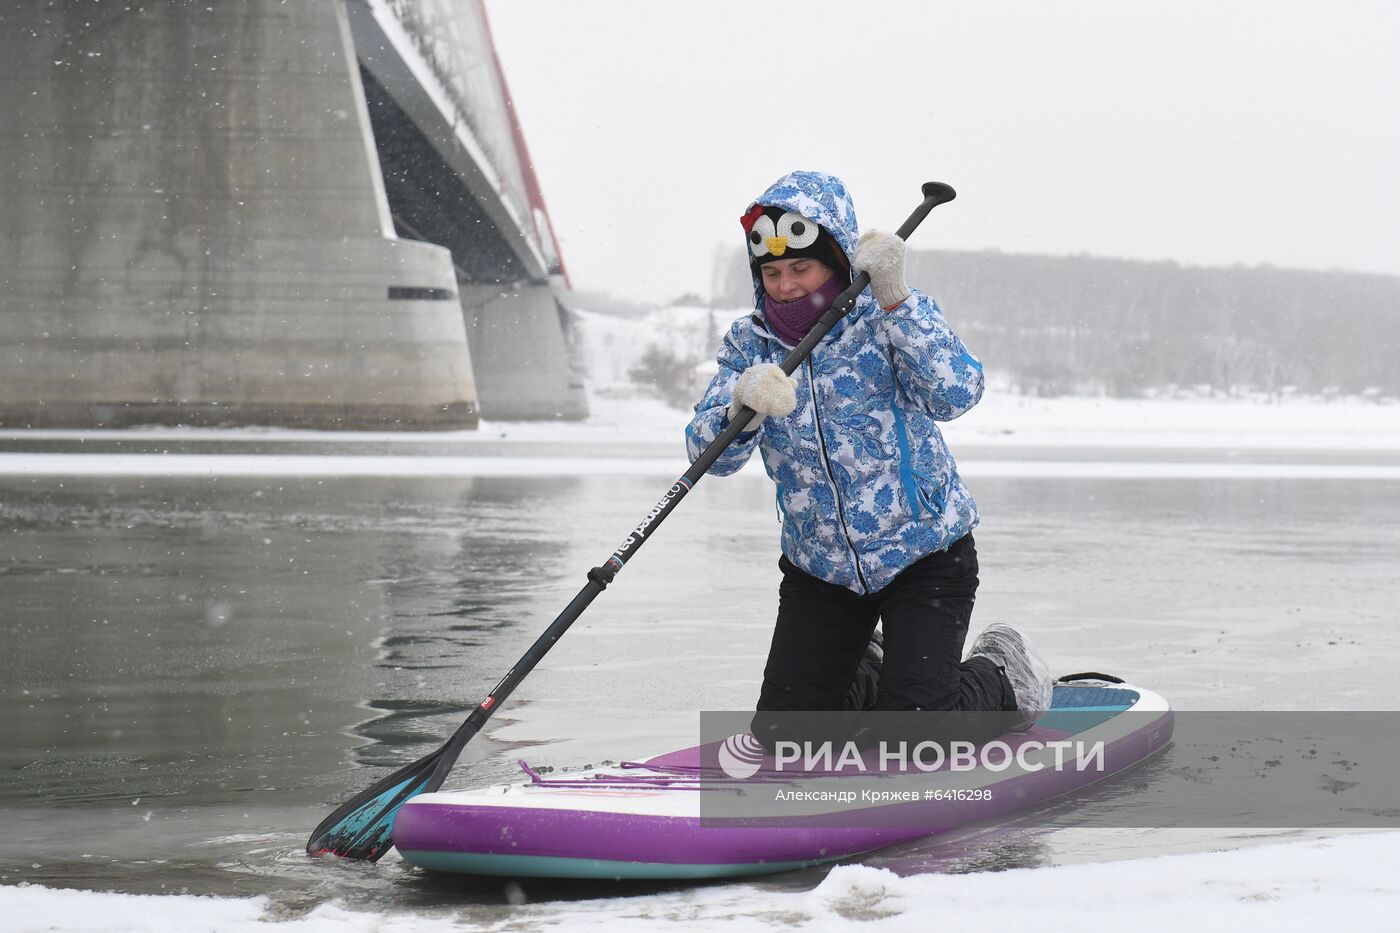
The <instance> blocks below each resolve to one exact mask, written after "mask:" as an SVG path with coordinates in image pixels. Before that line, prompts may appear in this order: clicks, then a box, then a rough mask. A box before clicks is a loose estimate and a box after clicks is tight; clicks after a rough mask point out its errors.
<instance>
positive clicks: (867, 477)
mask: <svg viewBox="0 0 1400 933" xmlns="http://www.w3.org/2000/svg"><path fill="white" fill-rule="evenodd" d="M741 223H742V224H743V228H744V234H745V237H746V246H747V248H748V251H749V252H748V256H749V263H750V269H751V271H752V273H753V281H754V303H755V311H754V313H753V314H752V315H749V316H745V317H743V318H740V319H739V320H737V321H735V322H734V324H733V325H732V326H731V327H730V329H729V333H728V334H727V335H726V337H725V341H724V346H723V347H721V348H720V351H719V357H718V359H719V372H718V374H716V376H715V378H714V379H713V380H712V381H711V382H710V385H709V388H708V389H707V390H706V392H705V397H704V398H703V399H701V401H700V403H699V404H698V405H697V406H696V408H695V417H694V419H692V421H691V423H690V426H689V427H688V428H687V429H686V443H687V447H688V449H689V452H690V458H691V460H692V462H693V461H694V460H695V459H696V458H697V457H699V455H700V453H701V451H702V450H704V448H705V446H706V445H707V444H709V443H710V441H712V440H714V438H715V437H716V436H718V435H719V434H720V432H722V431H723V430H724V429H725V427H726V426H727V425H728V423H729V416H730V414H731V413H732V412H734V411H736V410H737V409H738V408H739V407H740V406H748V407H749V408H750V409H752V410H753V411H755V412H757V414H756V415H755V416H754V417H753V418H752V420H750V422H749V423H748V425H747V426H746V430H745V433H742V434H740V435H739V436H738V438H737V439H736V440H735V442H734V443H733V444H732V445H731V446H730V447H729V449H728V450H727V451H726V452H725V453H724V455H723V456H721V457H720V458H719V459H718V460H717V461H716V462H715V464H714V466H712V467H711V468H710V470H709V472H710V473H711V474H714V475H718V476H723V475H727V474H730V473H733V472H735V471H736V470H738V469H739V468H740V467H742V466H743V465H744V463H745V462H746V461H747V460H748V458H749V456H750V455H751V454H752V453H753V451H754V448H755V447H758V448H759V449H760V450H761V451H762V455H763V463H764V466H765V467H766V468H767V470H768V475H769V476H770V477H772V479H773V481H774V482H775V483H776V484H777V499H778V509H779V511H780V512H781V515H782V522H783V531H782V557H781V558H780V559H779V566H780V567H781V569H782V573H783V579H782V583H781V585H780V587H779V591H778V593H779V603H778V620H777V626H776V628H775V630H774V633H773V642H772V646H771V648H770V649H769V653H768V663H767V666H766V668H765V669H764V672H763V687H762V690H761V693H760V696H759V701H758V713H757V714H756V715H755V717H754V726H753V728H754V733H755V734H756V735H757V736H758V737H759V739H760V740H762V741H764V743H765V744H768V745H770V746H771V744H772V742H774V741H776V740H777V739H778V738H797V736H793V735H787V734H783V729H784V728H785V727H784V726H782V725H780V723H781V722H783V721H784V717H782V716H781V715H779V716H770V715H766V714H773V713H783V712H786V711H798V710H801V711H829V710H850V709H875V710H889V711H899V710H948V711H963V712H978V711H1014V710H1019V711H1020V715H1019V716H1018V717H1016V718H1017V719H1018V720H1019V725H1022V726H1024V725H1028V724H1029V723H1030V722H1032V721H1034V720H1035V719H1036V718H1037V717H1039V716H1040V715H1042V714H1043V713H1044V712H1045V710H1046V709H1048V708H1049V706H1050V701H1051V679H1050V677H1049V674H1048V671H1047V669H1046V666H1045V664H1044V662H1042V661H1040V659H1039V658H1038V657H1036V655H1035V654H1034V653H1033V652H1032V651H1031V650H1030V649H1029V647H1028V646H1027V645H1026V643H1025V640H1024V638H1023V637H1022V636H1021V635H1020V634H1019V633H1018V632H1017V631H1016V630H1015V629H1013V628H1011V627H1010V626H1005V625H992V626H989V627H988V628H987V629H986V630H985V631H984V632H983V633H982V634H981V635H979V636H978V637H977V639H976V640H975V641H974V642H973V645H972V648H971V651H970V653H969V657H968V658H967V659H966V660H963V655H962V652H963V645H964V642H965V641H966V639H967V634H968V625H969V623H970V621H971V618H972V605H973V600H974V597H975V594H976V592H977V582H978V581H977V550H976V547H975V546H974V544H973V539H972V529H973V528H974V527H975V526H976V525H977V506H976V504H975V503H974V502H973V500H972V496H971V495H970V494H969V493H968V491H967V489H966V487H965V486H964V485H963V482H962V479H961V478H960V477H959V476H958V471H957V467H956V465H955V464H954V462H953V456H952V454H951V453H950V452H949V450H948V447H947V445H946V444H945V443H944V440H943V436H942V434H941V433H940V432H939V430H938V426H937V424H936V422H938V421H951V420H952V419H954V418H956V417H958V416H959V415H961V414H963V413H964V412H966V411H968V410H969V409H971V408H972V406H974V405H975V404H977V401H978V399H980V398H981V395H982V386H983V380H982V364H981V363H980V362H979V361H978V359H977V358H976V357H975V356H973V355H972V353H970V352H969V351H968V349H967V348H966V347H965V346H964V345H963V342H962V341H961V340H960V339H958V337H957V335H956V334H954V333H953V331H952V330H951V329H950V328H949V326H948V324H947V322H945V321H944V319H943V314H942V312H941V311H940V310H939V308H938V305H937V304H935V303H934V301H933V299H932V298H930V297H928V296H927V295H924V294H922V293H920V292H916V291H913V290H911V289H910V288H909V287H908V286H907V285H906V284H905V280H904V252H905V248H904V241H903V240H901V239H899V237H897V236H894V235H891V234H888V233H882V232H880V231H876V230H870V231H867V232H866V233H865V235H864V236H861V237H860V238H859V240H857V234H858V227H857V224H856V216H855V210H854V207H853V206H852V203H851V199H850V197H849V195H848V194H847V193H846V188H845V185H844V184H842V182H841V181H840V179H838V178H835V177H833V176H831V175H825V174H821V173H817V172H793V173H791V174H789V175H786V176H784V177H783V178H781V179H779V180H778V181H777V182H776V183H775V184H774V185H772V187H770V188H769V189H768V190H767V191H765V192H764V193H763V194H762V195H761V196H759V198H758V199H757V200H756V201H754V202H753V204H751V205H750V206H749V209H748V210H747V211H746V212H745V214H744V216H743V218H742V219H741ZM853 268H854V269H856V270H864V271H866V272H868V273H869V274H870V287H869V288H867V289H866V290H865V291H864V292H862V293H861V295H860V297H859V299H858V301H857V303H856V305H855V307H854V308H853V309H852V310H851V311H850V313H848V314H847V315H846V316H845V317H843V318H842V319H841V320H839V321H838V322H837V323H836V325H835V326H834V327H833V328H832V329H831V331H830V332H829V333H828V334H827V335H826V336H825V337H824V338H823V339H822V340H821V342H820V343H819V344H817V346H816V347H815V348H813V350H812V353H811V355H810V356H809V357H808V358H807V359H806V360H805V361H804V362H803V363H802V365H801V366H800V367H799V368H798V369H797V370H796V371H795V372H794V373H793V375H792V377H789V376H786V375H785V374H784V373H783V371H782V368H781V367H780V365H779V364H780V363H781V362H782V361H783V360H784V359H785V358H786V356H787V355H788V353H789V351H790V350H791V349H792V348H793V347H794V346H796V345H797V344H798V343H799V342H801V340H802V338H803V337H804V336H805V335H806V334H807V332H808V331H809V330H810V329H811V328H812V326H813V325H814V324H815V323H816V322H817V320H818V318H820V317H821V315H822V313H823V312H824V311H825V310H826V309H827V308H828V307H829V306H830V305H831V303H832V301H833V300H835V298H836V297H837V296H838V295H840V293H841V292H842V291H843V290H844V289H845V288H846V287H847V286H849V285H850V284H851V282H852V281H853V279H852V271H851V270H852V269H853ZM877 621H878V622H881V623H882V626H881V627H882V629H883V642H884V643H883V662H882V663H881V660H880V654H881V652H880V645H879V639H878V638H873V637H872V636H873V635H874V634H875V626H876V623H877Z"/></svg>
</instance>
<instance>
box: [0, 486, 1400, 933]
mask: <svg viewBox="0 0 1400 933" xmlns="http://www.w3.org/2000/svg"><path fill="white" fill-rule="evenodd" d="M0 484H3V486H4V490H3V495H0V593H2V594H3V597H4V598H3V610H2V611H3V615H0V632H3V634H4V646H5V650H4V651H3V652H0V698H3V704H4V705H3V716H0V811H3V813H4V816H5V819H6V825H7V833H6V835H5V836H4V838H3V839H0V880H4V881H9V882H14V881H19V880H28V881H37V882H41V883H49V884H60V885H79V886H85V887H104V888H112V889H119V890H140V891H175V890H188V891H195V892H208V893H248V892H255V891H256V892H276V894H277V897H278V898H279V900H278V904H279V907H278V910H279V911H283V912H285V913H286V914H287V915H295V914H296V913H297V912H299V911H304V910H306V909H309V908H310V907H311V906H314V904H316V903H319V902H320V901H321V900H323V899H324V898H326V897H330V896H336V897H343V898H346V899H347V900H348V901H349V902H351V903H352V904H355V903H363V904H372V903H381V902H382V903H389V902H392V903H393V904H395V905H399V906H404V905H409V906H413V905H420V906H421V905H425V904H434V903H452V904H457V905H462V904H476V905H479V906H480V911H479V912H475V913H472V914H471V918H472V919H473V920H480V921H483V922H485V921H489V919H490V917H491V913H490V911H491V910H492V909H494V908H490V907H488V906H486V905H489V904H499V903H502V902H503V900H504V898H505V896H506V894H505V888H504V887H503V885H502V883H500V882H496V881H470V880H460V879H453V880H449V881H443V880H440V879H439V880H431V879H425V878H424V877H423V876H422V875H420V874H418V873H416V872H411V871H409V870H407V869H404V868H403V867H402V866H401V864H400V863H398V862H397V861H395V860H393V859H391V860H386V862H385V863H381V865H380V866H379V867H378V868H371V867H368V866H362V865H347V864H338V865H328V864H325V863H320V862H313V861H311V860H308V859H306V858H305V857H303V856H302V854H301V844H302V842H303V840H304V838H305V836H306V834H307V832H309V830H310V828H311V827H312V826H314V825H315V824H316V823H317V822H318V821H319V820H320V818H321V817H322V816H324V815H325V813H326V812H327V811H328V809H329V808H330V807H332V806H334V805H335V804H337V803H339V802H340V801H341V800H343V799H345V798H346V797H348V796H350V795H351V794H353V793H354V792H356V791H358V790H359V789H361V788H362V787H364V786H367V785H368V784H369V783H370V782H371V781H372V780H373V779H374V778H375V777H377V776H379V775H380V774H381V773H383V772H382V769H384V768H388V767H391V766H397V765H401V764H403V763H405V762H407V761H410V760H413V759H414V758H417V757H419V756H420V755H422V754H425V753H427V752H428V751H430V750H432V749H433V748H435V747H436V746H437V745H438V744H439V743H440V742H441V741H442V740H443V739H444V738H445V737H446V736H447V735H448V734H449V733H450V732H451V731H452V730H453V729H454V728H455V727H456V726H457V725H458V724H459V723H460V721H461V720H462V718H463V717H464V716H465V715H466V712H467V710H469V709H470V708H471V707H472V706H474V705H475V703H476V702H477V701H478V700H479V699H480V697H481V696H482V695H483V694H484V692H485V691H486V690H488V689H489V688H490V687H491V686H492V685H493V684H494V683H495V682H496V681H497V680H498V679H499V678H500V677H501V676H502V675H503V674H504V673H505V671H506V670H507V669H508V668H509V667H510V665H511V664H512V663H513V662H514V661H515V660H516V659H517V658H518V657H519V656H520V654H521V653H522V652H523V651H524V650H525V649H526V648H527V647H528V646H529V644H530V643H531V642H532V641H533V640H534V638H535V637H536V636H537V635H538V633H539V632H540V631H541V630H542V629H543V628H544V626H545V625H547V624H548V622H549V621H550V620H552V619H553V618H554V616H555V615H556V614H557V613H558V612H559V610H560V609H561V608H562V607H563V606H564V605H565V604H566V603H567V602H568V600H569V599H570V598H571V597H572V596H573V595H574V593H576V592H577V590H578V589H579V587H580V586H582V585H583V583H584V574H585V573H586V571H587V570H588V568H589V567H591V566H594V565H595V564H597V563H599V562H600V561H601V560H603V559H605V558H606V556H607V555H608V554H609V553H610V552H611V550H612V549H613V547H614V546H615V545H616V544H617V543H619V542H620V541H621V540H622V538H623V537H625V535H626V533H627V531H628V530H630V528H631V526H632V525H633V524H634V523H635V521H636V520H637V519H638V518H640V517H641V516H642V515H644V514H646V512H647V511H648V510H649V508H650V507H651V505H652V503H654V501H655V499H656V496H657V494H658V492H659V491H660V489H661V488H662V487H664V485H665V484H664V483H660V482H658V481H657V480H656V479H655V478H654V477H653V478H650V479H648V478H646V477H640V478H638V477H601V476H598V477H569V476H559V477H527V478H484V477H478V478H460V479H442V478H431V479H388V478H386V479H363V478H357V479H306V480H296V479H291V480H289V479H261V480H260V479H235V480H230V479H207V480H205V479H160V480H137V479H121V480H107V479H88V480H84V479H76V480H75V479H71V478H63V479H57V478H55V479H51V480H43V479H30V478H23V479H7V480H3V481H0ZM973 485H974V491H975V492H976V493H977V495H978V498H979V501H980V503H981V505H982V508H983V512H984V522H983V525H982V527H981V528H980V529H979V531H978V545H979V551H980V554H981V564H982V579H983V584H982V590H981V592H980V594H979V603H978V610H977V615H978V621H980V622H988V621H992V620H995V619H1004V620H1011V621H1017V622H1020V623H1022V624H1024V625H1025V626H1026V627H1027V628H1028V629H1029V630H1030V631H1031V632H1032V633H1033V636H1034V637H1035V639H1036V640H1037V642H1038V643H1039V644H1040V645H1041V647H1042V649H1043V650H1044V652H1045V653H1046V654H1047V655H1048V656H1050V657H1051V659H1052V661H1053V662H1054V663H1055V665H1056V666H1057V667H1060V668H1062V669H1069V668H1074V669H1076V670H1078V669H1101V670H1109V671H1115V672H1118V673H1121V674H1124V675H1126V676H1128V677H1130V678H1133V679H1136V680H1139V681H1141V682H1142V683H1144V684H1145V685H1147V686H1150V687H1153V688H1154V689H1157V690H1159V691H1160V692H1161V693H1163V694H1164V695H1166V696H1167V697H1168V698H1169V699H1171V700H1172V701H1173V702H1174V703H1175V704H1176V705H1177V706H1178V707H1181V708H1187V709H1211V708H1231V709H1261V708H1279V709H1307V708H1313V709H1347V708H1352V709H1377V708H1393V707H1394V700H1393V697H1392V696H1391V695H1390V694H1389V693H1388V692H1387V688H1386V686H1385V685H1386V684H1388V683H1391V682H1393V677H1392V676H1391V672H1390V671H1389V670H1388V668H1387V667H1386V665H1385V662H1384V660H1383V659H1385V658H1387V657H1395V656H1396V654H1397V651H1396V649H1397V648H1400V645H1397V640H1400V632H1397V630H1396V629H1395V627H1394V626H1393V625H1391V624H1390V622H1391V621H1392V620H1393V607H1394V606H1395V605H1397V604H1400V579H1397V577H1396V575H1395V573H1394V567H1395V566H1396V559H1397V556H1400V494H1397V492H1400V490H1397V488H1396V484H1394V483H1386V482H1371V483H1355V484H1344V483H1338V482H1328V481H1253V480H1248V481H1246V480H1113V481H1090V480H1036V481H1027V480H1016V479H986V480H982V481H976V482H974V484H973ZM776 559H777V525H776V522H775V520H774V516H773V508H772V497H771V491H770V489H769V487H768V485H767V483H766V481H765V480H763V479H762V478H761V477H759V478H754V477H739V478H736V479H732V480H718V481H716V480H712V481H710V482H709V483H706V484H702V485H701V486H700V487H697V489H696V491H695V493H693V494H692V495H691V496H690V497H689V498H688V500H687V502H686V503H685V506H684V507H683V508H682V509H680V510H678V512H677V513H676V515H675V516H674V517H673V518H671V519H670V520H669V521H668V523H667V525H666V528H665V531H664V532H662V533H661V534H658V535H657V537H656V538H655V540H654V541H653V542H651V543H650V544H649V545H648V547H647V548H646V549H645V550H644V551H643V552H641V553H639V554H638V555H637V557H636V558H635V559H634V560H633V561H632V562H631V563H630V564H629V566H628V568H627V570H626V571H625V572H624V573H623V574H622V575H620V576H619V578H618V581H617V583H616V584H615V585H614V587H612V588H611V589H610V590H609V592H607V593H606V594H604V596H602V597H600V599H599V600H598V601H597V602H596V603H595V604H594V606H593V607H592V608H590V609H589V611H588V612H587V613H586V614H585V615H584V617H583V618H582V619H580V621H579V622H578V623H577V624H576V625H575V627H574V630H573V631H571V632H570V633H569V634H568V635H567V636H566V638H565V639H564V641H563V642H561V644H560V646H559V647H558V648H557V649H556V650H555V652H554V653H553V654H551V655H550V657H549V658H547V659H546V661H545V662H544V663H543V664H542V665H541V666H540V668H539V669H537V670H536V671H535V673H533V674H532V675H531V676H530V678H529V679H527V681H526V683H525V684H524V685H523V686H522V687H521V688H520V690H519V691H518V692H517V694H516V696H515V697H514V698H513V699H512V700H511V702H510V703H509V704H507V706H506V707H505V709H504V710H503V711H502V712H501V714H500V715H499V716H497V717H496V719H495V720H493V722H492V724H491V727H490V728H488V730H487V732H486V733H485V734H483V735H482V736H480V737H479V738H478V739H476V740H475V741H473V742H472V743H471V744H470V745H469V746H468V747H467V750H466V754H464V756H463V759H462V762H463V764H462V766H460V767H459V770H458V773H457V776H456V779H457V780H458V781H459V782H461V783H472V784H476V783H487V782H493V781H500V780H506V779H512V777H513V775H514V774H515V771H516V769H515V764H514V760H515V758H517V757H519V756H520V755H521V754H522V750H526V749H528V751H527V752H524V753H526V754H528V755H529V757H530V758H531V760H532V761H535V762H537V763H543V764H552V765H555V766H558V767H573V766H579V765H582V764H585V763H588V762H591V761H598V760H601V759H603V758H613V759H616V758H622V757H640V756H643V755H646V754H650V753H655V752H659V751H664V750H665V748H666V745H665V744H662V743H666V742H670V743H676V742H684V741H686V740H687V738H688V733H687V732H686V731H685V729H684V728H681V730H680V731H679V734H671V733H668V731H667V730H668V728H670V726H672V725H675V724H677V723H680V724H685V723H688V722H689V721H690V720H689V719H688V718H687V717H688V716H689V714H690V712H691V711H694V710H698V709H736V708H748V707H749V706H750V705H751V704H752V702H753V700H754V698H755V696H756V693H757V685H758V680H759V677H760V675H761V671H762V665H763V657H764V654H765V652H766V650H767V642H768V635H769V630H770V626H771V620H772V617H773V612H774V609H775V606H776V583H777V578H778V572H777V568H776ZM673 731H674V730H673ZM657 744H660V745H661V747H656V745H657ZM1075 812H1076V810H1075V806H1072V805H1064V806H1062V807H1061V808H1060V809H1059V810H1056V811H1053V812H1051V813H1047V814H1042V815H1041V817H1040V818H1039V819H1038V820H1036V821H1035V822H1034V824H1033V825H1032V824H1030V823H1023V824H1015V825H1011V826H1004V827H1000V828H996V829H987V830H983V831H979V832H976V833H972V834H968V835H965V836H962V837H959V838H958V839H937V840H923V841H921V842H919V843H916V844H911V845H909V846H904V847H900V848H898V849H891V850H887V851H885V852H882V853H878V854H876V855H872V856H867V857H865V858H863V859H862V860H861V861H863V862H866V863H867V864H874V865H881V866H885V867H892V868H895V869H896V870H899V871H930V870H932V871H982V870H989V869H998V868H1006V867H1029V866H1035V865H1043V864H1060V863H1065V862H1071V861H1085V860H1092V859H1094V858H1105V857H1138V856H1142V855H1147V854H1157V853H1159V852H1161V851H1189V850H1191V849H1193V848H1195V849H1200V848H1207V847H1219V846H1220V845H1222V844H1237V843H1236V842H1229V843H1222V842H1221V839H1222V838H1225V835H1224V834H1222V833H1221V832H1219V831H1217V832H1208V831H1181V832H1180V833H1179V834H1178V835H1177V836H1176V837H1171V838H1168V837H1167V836H1166V835H1164V832H1165V831H1161V832H1158V831H1152V832H1146V831H1141V830H1138V831H1128V832H1125V831H1114V830H1107V829H1102V830H1085V831H1080V830H1077V829H1076V825H1075V823H1076V819H1075ZM1236 835H1238V834H1236ZM1266 835H1268V834H1263V833H1254V834H1245V836H1247V837H1249V838H1262V837H1264V836H1266ZM822 875H823V871H822V870H809V871H805V872H794V873H790V874H789V875H785V876H782V877H778V878H773V879H767V880H765V881H762V882H760V885H767V886H769V887H772V888H774V889H787V888H793V887H804V886H810V885H812V884H815V883H816V882H817V881H818V880H819V879H820V878H821V877H822ZM528 887H529V891H530V893H531V896H532V897H541V896H543V897H560V898H568V897H572V896H592V895H596V893H597V891H596V888H590V887H587V886H585V887H584V888H580V889H578V890H577V892H576V891H575V889H573V888H571V887H570V886H568V885H551V884H549V883H545V882H534V883H531V885H529V886H528ZM636 887H637V890H638V891H639V892H641V891H644V890H646V888H644V887H642V886H636ZM626 890H630V888H629V889H619V893H626Z"/></svg>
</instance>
